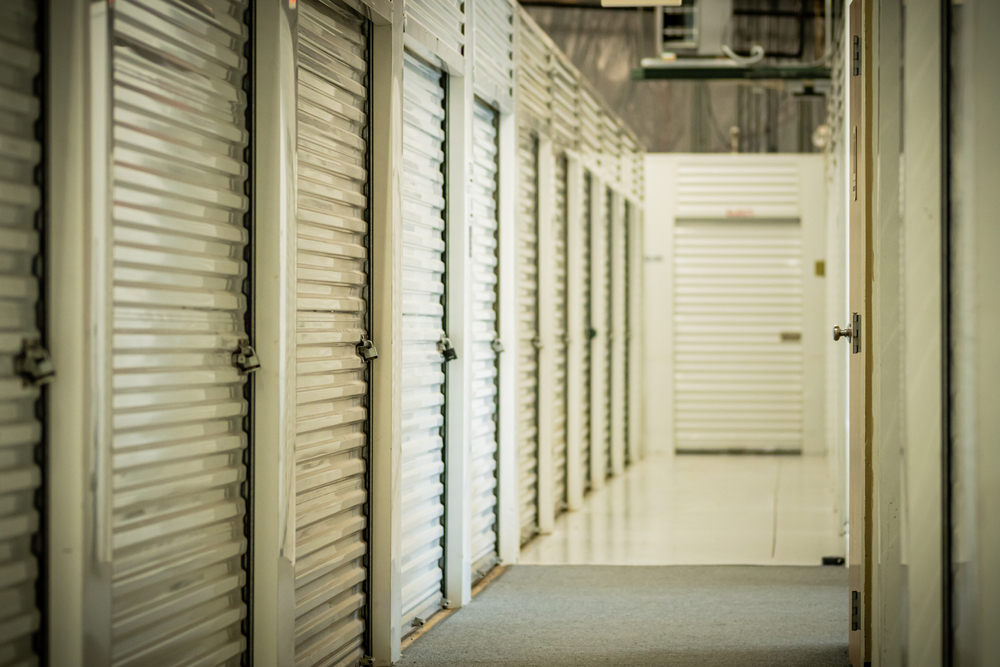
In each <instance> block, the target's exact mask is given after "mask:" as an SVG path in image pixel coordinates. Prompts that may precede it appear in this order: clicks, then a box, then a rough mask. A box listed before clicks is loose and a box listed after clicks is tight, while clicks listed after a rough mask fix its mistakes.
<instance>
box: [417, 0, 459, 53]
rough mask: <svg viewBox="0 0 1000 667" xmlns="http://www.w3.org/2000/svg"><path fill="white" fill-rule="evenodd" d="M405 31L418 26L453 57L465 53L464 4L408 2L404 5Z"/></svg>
mask: <svg viewBox="0 0 1000 667" xmlns="http://www.w3.org/2000/svg"><path fill="white" fill-rule="evenodd" d="M403 6H404V7H405V11H406V30H407V31H409V30H410V29H411V26H412V24H414V23H416V24H419V25H420V27H421V28H423V29H424V30H425V31H427V32H428V33H429V34H430V35H432V36H433V37H434V38H436V39H437V41H438V47H442V46H443V47H445V48H446V49H448V51H450V52H452V53H453V54H454V55H455V56H458V57H462V56H463V55H464V53H465V3H464V2H462V0H409V1H408V2H406V3H405V4H404V5H403Z"/></svg>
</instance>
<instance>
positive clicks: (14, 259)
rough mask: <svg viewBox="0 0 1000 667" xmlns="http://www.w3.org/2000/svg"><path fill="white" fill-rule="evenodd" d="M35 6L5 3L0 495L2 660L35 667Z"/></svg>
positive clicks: (1, 14) (0, 60) (1, 38)
mask: <svg viewBox="0 0 1000 667" xmlns="http://www.w3.org/2000/svg"><path fill="white" fill-rule="evenodd" d="M37 10H38V8H37V5H36V3H35V1H34V0H30V1H29V0H21V1H18V2H9V1H8V2H4V3H0V75H2V79H0V100H3V102H2V103H0V108H2V109H3V112H2V113H0V263H2V267H3V268H0V362H2V363H0V368H2V370H0V448H2V451H3V453H4V456H3V459H2V462H0V494H2V495H0V498H2V499H3V503H4V508H5V509H4V511H3V516H2V521H0V553H2V554H3V557H2V559H0V568H2V571H3V572H4V573H5V575H4V577H3V579H2V580H0V596H2V597H3V599H4V601H5V603H4V609H3V617H4V620H3V628H4V631H3V633H2V634H0V656H2V658H0V661H2V663H3V664H7V665H14V664H17V665H32V664H36V661H37V660H38V657H37V656H36V654H35V651H34V649H33V647H32V634H33V633H34V632H35V631H36V630H38V629H39V627H40V621H41V617H40V614H39V610H38V607H37V605H36V593H35V581H36V578H37V577H38V560H37V557H36V555H35V554H34V553H33V550H32V539H33V535H34V534H35V533H36V531H37V530H38V527H39V516H38V511H37V509H36V508H35V492H36V490H37V489H38V487H39V486H40V485H41V479H42V475H41V470H40V469H39V467H38V465H37V464H36V463H35V461H36V460H38V459H37V458H36V456H35V450H36V449H37V448H38V447H39V446H40V444H41V435H42V426H41V424H40V423H39V421H38V419H37V417H36V414H37V413H36V409H35V408H36V404H37V402H38V400H39V399H40V398H41V390H40V389H39V388H37V387H35V386H25V385H24V383H23V382H22V378H21V377H18V374H17V373H16V370H15V364H16V362H15V359H16V358H17V357H19V356H21V355H22V351H23V346H24V345H25V343H26V342H30V341H39V344H40V340H41V339H40V333H39V331H38V327H37V323H36V306H37V303H38V298H39V287H38V280H37V278H36V277H35V275H34V265H35V258H36V256H37V253H38V251H39V237H38V232H37V230H36V226H35V223H36V216H37V214H38V210H39V206H40V204H41V193H40V191H39V188H38V186H37V185H36V183H35V178H34V173H35V167H36V165H38V163H39V162H40V160H41V153H42V151H41V146H40V145H39V143H38V142H37V141H36V140H35V138H34V137H35V122H36V120H37V119H38V118H39V115H40V111H41V110H40V101H39V99H38V98H37V97H36V96H35V94H34V92H33V86H34V83H35V79H36V77H37V76H38V73H39V71H40V57H39V54H38V52H37V50H36V47H35V43H36V42H35V34H36V32H35V21H36V20H37V19H39V18H40V17H39V15H38V11H37Z"/></svg>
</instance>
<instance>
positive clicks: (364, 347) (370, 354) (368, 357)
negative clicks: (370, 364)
mask: <svg viewBox="0 0 1000 667" xmlns="http://www.w3.org/2000/svg"><path fill="white" fill-rule="evenodd" d="M358 355H359V356H360V357H361V358H362V359H364V360H365V361H375V360H376V359H378V350H377V349H375V343H373V342H372V341H371V339H370V338H368V337H367V336H365V335H364V334H362V336H361V341H360V342H359V343H358Z"/></svg>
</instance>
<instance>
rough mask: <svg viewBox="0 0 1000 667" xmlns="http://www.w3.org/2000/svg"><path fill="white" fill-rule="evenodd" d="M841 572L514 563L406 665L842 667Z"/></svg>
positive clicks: (413, 651) (417, 646) (408, 656)
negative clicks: (515, 564) (516, 564)
mask: <svg viewBox="0 0 1000 667" xmlns="http://www.w3.org/2000/svg"><path fill="white" fill-rule="evenodd" d="M847 633H848V590H847V571H846V570H845V569H844V568H842V567H744V566H700V567H693V566H692V567H689V566H666V567H635V566H626V567H616V566H590V565H520V566H516V567H513V568H511V569H510V571H508V572H507V573H505V574H504V575H503V576H501V577H500V578H499V579H498V580H497V581H496V582H495V583H493V585H492V586H490V587H489V588H488V589H486V590H485V591H484V592H483V593H482V594H481V595H479V596H478V597H477V598H476V599H475V600H473V601H472V603H471V604H470V605H468V606H467V607H466V608H465V609H462V610H460V611H458V612H457V613H455V614H454V615H452V616H451V617H450V618H447V619H446V620H444V621H443V622H441V623H439V624H438V625H436V626H435V627H433V628H430V629H429V630H428V632H427V633H426V634H425V635H424V636H423V637H421V638H420V639H418V640H417V641H416V642H415V643H414V644H413V645H412V646H411V647H409V648H408V649H407V650H406V651H405V652H404V653H403V657H402V660H401V661H400V663H398V664H400V665H406V666H408V667H469V666H476V667H536V666H537V667H591V666H596V665H622V666H628V667H654V666H655V667H661V666H662V667H668V666H669V667H695V666H697V667H723V666H725V667H758V666H759V667H785V666H787V667H846V666H847V664H848V659H847Z"/></svg>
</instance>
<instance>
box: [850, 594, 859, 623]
mask: <svg viewBox="0 0 1000 667" xmlns="http://www.w3.org/2000/svg"><path fill="white" fill-rule="evenodd" d="M860 629H861V596H860V595H859V594H858V591H851V631H852V632H854V631H857V630H860Z"/></svg>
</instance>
